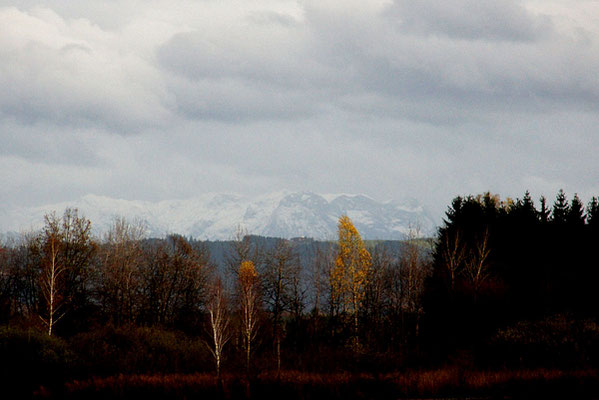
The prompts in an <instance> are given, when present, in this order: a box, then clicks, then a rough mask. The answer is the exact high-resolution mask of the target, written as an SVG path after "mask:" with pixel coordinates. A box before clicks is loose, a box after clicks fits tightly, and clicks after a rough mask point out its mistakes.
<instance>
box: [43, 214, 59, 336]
mask: <svg viewBox="0 0 599 400" xmlns="http://www.w3.org/2000/svg"><path fill="white" fill-rule="evenodd" d="M45 221H46V226H45V228H44V232H43V236H42V238H41V239H42V243H41V247H42V252H43V259H42V265H41V275H40V288H41V292H42V295H43V297H44V300H45V304H46V315H45V316H41V315H40V318H41V319H42V321H43V322H44V324H45V325H46V327H47V328H48V335H49V336H52V330H53V329H54V325H56V323H57V322H58V321H59V320H60V319H61V318H62V317H63V316H64V312H63V310H62V306H63V299H64V293H63V290H64V287H63V275H64V272H65V265H64V264H63V263H62V261H61V260H60V259H59V256H60V251H61V248H62V246H63V239H64V238H63V235H62V233H61V231H60V222H59V220H58V219H57V218H56V215H55V214H49V215H46V216H45Z"/></svg>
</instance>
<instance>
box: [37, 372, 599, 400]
mask: <svg viewBox="0 0 599 400" xmlns="http://www.w3.org/2000/svg"><path fill="white" fill-rule="evenodd" d="M37 397H39V398H66V399H134V398H143V399H190V398H198V399H210V398H222V399H250V398H251V399H254V398H255V399H269V398H273V399H274V398H276V399H284V400H294V399H298V400H299V399H328V400H334V399H397V398H447V397H451V398H473V397H474V398H572V399H583V398H585V399H586V398H588V399H596V398H599V371H598V370H573V371H562V370H550V369H523V370H499V371H476V370H462V369H459V368H452V367H449V368H443V369H436V370H411V371H403V372H395V373H389V374H379V375H373V374H366V373H357V374H356V373H331V374H322V373H308V372H300V371H282V372H281V374H280V375H278V374H277V373H274V372H263V373H259V374H258V375H257V376H254V377H252V378H251V379H250V380H247V379H246V378H245V377H243V376H239V375H224V376H223V377H222V379H221V380H220V381H219V380H217V379H216V378H215V377H214V376H213V375H210V374H206V373H195V374H165V375H117V376H110V377H104V378H92V379H88V380H82V381H73V382H71V383H68V384H66V385H65V387H64V392H63V393H50V392H48V391H47V390H45V389H44V388H41V389H40V390H39V391H38V392H37Z"/></svg>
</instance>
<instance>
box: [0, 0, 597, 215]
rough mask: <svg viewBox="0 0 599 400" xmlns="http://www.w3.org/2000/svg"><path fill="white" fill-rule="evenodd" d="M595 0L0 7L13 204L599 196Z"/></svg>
mask: <svg viewBox="0 0 599 400" xmlns="http://www.w3.org/2000/svg"><path fill="white" fill-rule="evenodd" d="M597 26H599V6H597V3H596V2H595V3H593V2H590V1H576V2H565V1H562V0H550V1H542V2H541V1H533V0H528V1H524V0H522V1H518V0H508V1H502V2H496V1H491V0H482V1H481V0H478V1H475V0H450V1H446V2H438V1H432V0H430V1H429V0H424V1H418V2H415V1H409V0H394V1H383V0H376V1H375V0H369V1H358V0H346V1H338V0H319V1H316V0H304V1H298V2H296V1H280V0H259V1H255V2H247V1H241V0H226V1H218V2H215V1H201V2H197V1H180V2H176V3H172V2H166V1H164V0H154V1H150V2H147V1H146V2H142V1H137V0H119V1H116V2H102V1H91V2H84V3H72V2H67V1H57V2H53V3H52V4H51V5H47V4H42V3H39V2H37V1H31V0H28V1H19V2H17V3H16V4H15V2H3V1H0V87H2V89H3V90H2V91H0V142H1V143H2V147H1V148H0V169H1V170H2V171H3V172H2V173H0V185H2V186H3V188H5V190H3V192H2V194H0V202H1V203H4V204H7V205H8V206H14V205H18V204H22V203H27V204H44V203H50V202H55V201H62V200H69V199H71V198H73V197H76V196H80V195H82V194H86V193H95V194H104V195H108V196H114V197H124V198H131V199H149V200H157V199H166V198H173V197H190V196H194V195H197V194H198V193H202V192H206V191H226V192H242V193H258V192H262V191H275V190H280V189H282V188H289V189H297V190H312V191H316V192H362V193H365V194H368V195H370V196H372V197H374V198H378V199H387V198H400V197H403V196H406V195H410V196H412V197H415V198H418V199H420V200H421V201H422V202H423V203H425V204H426V205H427V206H429V207H430V208H432V209H433V211H434V212H435V213H437V214H440V213H441V212H442V211H443V209H444V207H445V205H446V204H447V202H448V201H449V200H450V199H451V197H452V196H454V195H456V194H464V193H473V192H480V191H483V190H492V191H496V192H500V193H502V194H504V195H510V196H515V195H522V193H523V192H524V190H526V189H530V190H531V191H532V192H533V194H534V195H535V196H538V195H540V194H543V193H544V194H546V195H548V196H553V194H554V193H555V191H557V189H558V188H560V187H564V188H565V189H566V190H568V191H570V192H574V191H577V192H579V194H581V195H582V196H583V197H584V196H587V197H588V196H590V195H592V194H598V193H599V183H597V182H599V172H597V169H596V168H595V165H596V162H595V153H596V151H597V150H598V149H599V135H597V128H596V127H597V126H599V124H598V123H599V114H598V113H597V110H598V109H599V81H598V80H597V78H596V71H597V70H599V30H598V29H597Z"/></svg>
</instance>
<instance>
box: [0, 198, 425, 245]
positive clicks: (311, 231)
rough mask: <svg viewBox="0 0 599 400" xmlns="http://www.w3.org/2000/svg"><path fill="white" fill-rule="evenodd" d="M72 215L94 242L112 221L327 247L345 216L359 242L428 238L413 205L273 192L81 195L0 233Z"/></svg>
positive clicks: (9, 222)
mask: <svg viewBox="0 0 599 400" xmlns="http://www.w3.org/2000/svg"><path fill="white" fill-rule="evenodd" d="M67 207H72V208H77V209H78V210H79V212H80V214H81V215H84V216H85V217H86V218H88V219H90V220H91V221H92V226H93V227H94V231H95V233H96V234H102V233H104V232H106V231H107V230H108V229H109V227H110V226H111V224H112V222H113V220H114V218H115V217H116V216H123V217H125V218H127V219H128V220H133V219H139V220H142V221H144V222H145V223H146V224H147V227H148V235H149V236H152V237H161V236H164V235H165V234H168V233H178V234H182V235H185V236H191V237H194V238H196V239H202V240H204V239H210V240H227V239H231V238H232V237H233V235H234V233H235V232H236V230H237V229H238V227H241V228H243V229H244V230H246V231H247V232H248V233H251V234H255V235H261V236H271V237H282V238H292V237H302V236H304V237H311V238H315V239H334V238H335V236H336V232H337V220H338V218H339V216H340V215H342V214H347V215H348V216H349V217H350V218H351V219H352V221H353V222H354V225H355V226H356V228H357V229H358V230H359V231H360V233H361V235H362V237H363V238H365V239H390V240H393V239H399V240H401V239H404V238H405V235H406V233H407V232H408V231H409V230H410V229H414V228H417V229H418V230H419V231H420V233H421V234H422V235H430V234H432V233H433V232H434V229H435V224H434V222H433V219H432V218H431V217H430V216H429V214H428V213H427V212H426V211H425V210H424V208H423V207H422V206H421V205H420V204H419V203H418V202H417V201H415V200H406V201H403V202H395V201H388V202H379V201H376V200H374V199H372V198H370V197H368V196H364V195H359V194H327V195H320V194H316V193H312V192H289V191H284V192H277V193H269V194H265V195H260V196H256V197H249V196H240V195H235V194H222V193H208V194H204V195H201V196H198V197H195V198H192V199H186V200H165V201H159V202H148V201H138V200H122V199H114V198H110V197H105V196H97V195H91V194H90V195H86V196H83V197H81V198H79V199H77V200H75V201H72V202H64V203H58V204H52V205H47V206H42V207H21V208H15V209H13V210H5V211H4V212H1V213H0V231H1V232H10V231H13V232H19V231H21V230H29V229H39V228H40V227H41V226H42V225H43V216H44V214H46V213H48V212H51V211H56V213H57V214H59V215H60V214H62V212H64V210H65V208H67Z"/></svg>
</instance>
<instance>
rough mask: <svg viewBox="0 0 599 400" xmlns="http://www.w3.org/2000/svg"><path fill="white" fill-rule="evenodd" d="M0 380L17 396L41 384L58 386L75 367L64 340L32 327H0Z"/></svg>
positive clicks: (71, 354) (28, 393) (26, 394)
mask: <svg viewBox="0 0 599 400" xmlns="http://www.w3.org/2000/svg"><path fill="white" fill-rule="evenodd" d="M0 359H1V360H2V363H1V366H0V383H1V384H2V385H3V387H4V388H6V389H5V390H7V391H8V392H9V393H10V392H11V391H12V392H14V393H16V394H18V397H17V398H20V397H26V396H29V395H31V393H32V391H33V390H35V389H37V388H38V387H39V386H40V385H46V386H56V387H60V386H62V384H63V383H64V381H65V379H66V378H67V377H68V376H69V375H70V373H71V371H72V370H73V369H74V366H75V356H74V354H73V352H72V351H71V350H70V349H69V347H68V345H67V343H66V342H65V341H64V340H62V339H60V338H57V337H54V336H48V335H47V334H46V333H43V332H40V331H37V330H33V329H16V328H10V327H0Z"/></svg>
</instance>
